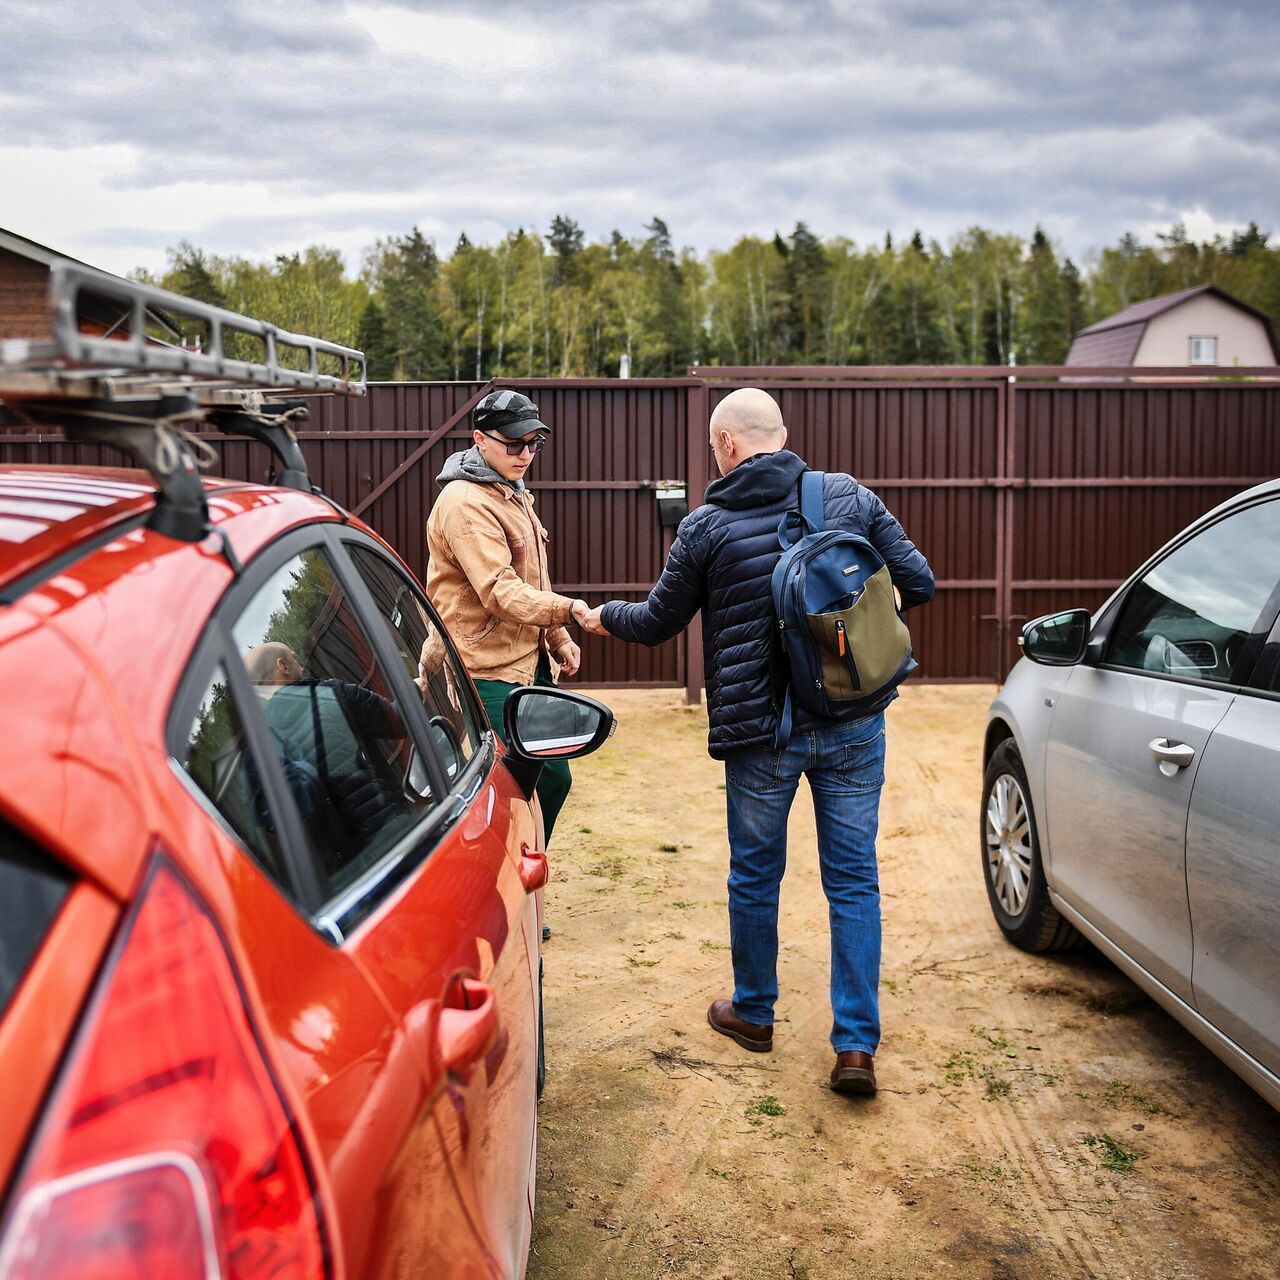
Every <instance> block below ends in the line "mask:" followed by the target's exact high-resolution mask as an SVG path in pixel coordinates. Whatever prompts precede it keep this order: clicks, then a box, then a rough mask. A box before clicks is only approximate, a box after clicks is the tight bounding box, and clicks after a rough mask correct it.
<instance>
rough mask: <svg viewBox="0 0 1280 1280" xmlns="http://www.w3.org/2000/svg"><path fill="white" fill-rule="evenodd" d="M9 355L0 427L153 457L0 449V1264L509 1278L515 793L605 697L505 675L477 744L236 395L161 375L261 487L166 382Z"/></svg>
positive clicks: (531, 852)
mask: <svg viewBox="0 0 1280 1280" xmlns="http://www.w3.org/2000/svg"><path fill="white" fill-rule="evenodd" d="M65 284H66V282H65V281H63V282H62V285H63V286H64V287H65ZM103 287H106V286H103ZM113 287H114V286H113ZM147 292H148V293H153V292H154V291H147ZM160 301H162V302H164V303H165V305H170V304H171V303H172V305H175V306H176V305H177V304H176V303H173V302H172V300H168V299H165V298H162V299H161V300H160ZM186 305H187V306H188V307H190V306H192V305H193V304H186ZM286 336H287V335H286ZM61 350H62V357H61V358H62V359H63V360H64V362H65V360H66V359H68V358H75V359H78V360H80V361H81V362H83V361H84V360H85V359H86V358H88V356H91V355H92V353H88V355H87V353H86V351H85V350H83V349H77V348H76V347H75V346H74V343H73V342H72V341H70V340H69V339H64V341H63V344H62V348H61ZM206 350H207V348H206ZM349 354H352V355H354V354H355V353H349ZM23 357H24V369H23V371H21V376H18V374H17V373H13V372H12V370H11V375H12V376H9V377H8V378H7V380H6V374H5V370H4V367H3V360H2V358H0V419H4V418H6V416H7V420H8V423H9V424H10V425H9V427H7V428H6V429H10V430H11V429H12V426H13V424H14V423H20V422H21V423H29V422H32V421H36V422H40V423H42V424H47V423H59V424H61V425H63V426H65V427H66V430H67V432H68V434H69V435H79V436H82V437H83V438H95V439H116V440H118V441H120V442H121V443H122V444H123V446H124V447H127V448H131V449H132V450H133V451H134V452H135V453H137V454H138V456H139V457H142V458H146V459H149V460H150V461H151V462H152V463H154V464H156V466H155V475H156V479H155V480H153V479H152V478H151V477H149V476H147V475H146V474H145V473H144V472H140V471H133V470H106V469H99V468H75V467H56V468H53V467H51V468H37V467H30V466H26V467H24V466H7V467H0V707H3V731H2V732H0V904H2V905H0V1070H2V1071H3V1075H4V1080H5V1090H4V1093H5V1105H4V1106H3V1107H0V1181H2V1183H3V1186H4V1188H5V1199H4V1210H3V1219H2V1221H0V1280H28V1278H32V1280H34V1278H36V1277H39V1278H40V1280H59V1278H61V1277H76V1278H80V1277H95V1278H98V1277H103V1278H112V1280H114V1278H115V1277H121V1278H123V1277H143V1276H145V1277H163V1278H164V1280H186V1278H187V1277H192V1278H196V1277H199V1278H200V1280H208V1278H211V1277H235V1278H237V1280H241V1278H243V1280H250V1278H253V1280H257V1278H258V1277H268V1276H270V1277H273V1278H277V1280H283V1278H290V1280H292V1278H301V1277H352V1278H355V1277H375V1276H377V1277H382V1276H402V1275H403V1276H408V1275H413V1276H438V1277H454V1276H457V1277H473V1276H475V1277H480V1276H483V1277H509V1276H519V1275H522V1274H523V1272H524V1267H525V1261H526V1256H527V1251H528V1244H529V1236H530V1230H531V1222H532V1213H533V1196H534V1153H535V1118H536V1100H537V1093H538V1090H539V1087H540V1077H541V1063H542V1053H541V1041H542V1027H541V996H540V975H541V960H540V928H539V926H540V921H539V912H540V899H541V894H540V892H539V890H540V888H541V886H542V884H543V883H544V882H545V879H546V875H547V862H546V856H545V854H544V853H543V852H542V835H541V822H540V817H539V814H538V811H537V808H536V803H535V802H534V801H533V800H532V799H531V797H532V795H533V782H534V780H535V779H536V774H537V769H538V767H539V766H538V763H537V759H538V757H539V756H542V757H547V756H551V755H559V756H565V755H578V754H584V753H585V752H586V751H589V750H593V749H595V747H596V746H598V745H599V744H600V743H601V742H602V741H603V740H604V738H605V737H607V736H608V734H609V732H611V730H612V727H613V720H612V716H611V715H610V714H609V712H608V711H607V709H605V708H603V707H601V706H600V704H598V703H595V702H593V701H592V700H590V699H587V698H584V697H582V696H581V695H573V694H566V693H561V692H559V691H546V690H537V691H535V690H533V689H521V690H518V691H517V692H516V693H515V694H513V695H512V698H511V700H509V702H508V704H507V708H506V715H507V724H508V728H509V730H510V740H511V742H512V744H513V747H512V751H511V752H510V753H507V752H504V750H503V748H502V746H501V745H500V744H499V743H498V742H497V740H496V738H495V736H494V734H493V732H492V731H491V729H490V728H489V726H488V724H487V723H486V721H485V718H484V713H483V710H482V708H481V705H480V703H479V700H478V699H477V697H476V696H475V691H474V689H473V688H472V686H471V683H470V681H469V679H468V677H467V675H466V673H465V671H464V670H463V668H462V667H461V665H460V664H459V662H458V660H457V657H456V654H455V653H454V651H453V648H452V645H451V644H450V642H449V639H448V637H447V636H446V635H445V634H444V632H443V630H442V629H441V627H440V624H439V622H438V620H437V618H436V617H435V615H434V614H433V612H432V610H431V608H430V606H429V605H428V603H427V601H426V599H425V597H424V595H423V593H422V590H421V588H420V587H419V585H418V584H417V582H415V581H414V579H413V578H412V576H411V575H410V574H409V573H408V571H407V570H406V569H405V567H404V566H403V564H402V563H401V562H400V561H399V560H398V558H397V557H396V555H395V554H394V553H393V552H392V551H391V550H390V548H388V547H387V546H386V544H385V543H383V542H381V541H380V540H379V539H378V538H377V537H376V535H374V534H373V533H372V532H371V531H370V530H369V529H368V528H366V527H365V526H364V525H362V524H361V523H360V522H358V521H356V520H353V519H350V518H348V517H347V516H346V515H345V513H344V512H343V511H342V510H341V509H340V508H338V507H337V506H336V505H335V504H333V503H332V502H330V501H329V500H328V499H326V498H324V497H322V496H320V495H318V494H316V493H314V492H310V491H308V490H309V488H310V485H309V482H307V481H306V480H305V476H302V477H299V475H298V474H297V466H298V465H300V458H301V455H300V453H298V451H297V446H296V442H294V443H293V445H292V452H291V451H290V446H289V440H290V437H289V435H288V431H287V428H286V429H284V430H281V429H279V428H275V427H273V426H272V425H271V423H272V412H271V409H272V406H270V405H263V404H260V403H259V402H257V401H252V402H251V401H247V400H245V399H244V398H243V397H241V398H239V399H237V397H236V396H234V395H232V396H228V395H227V394H226V393H225V391H224V392H222V393H220V394H219V395H218V396H214V395H210V394H203V393H202V394H197V395H194V396H191V395H190V393H184V394H188V395H189V398H190V399H192V400H193V402H194V403H195V404H196V405H197V408H196V417H197V418H200V419H202V420H203V421H204V422H206V423H212V424H213V425H219V426H222V427H223V429H226V430H236V429H240V428H243V429H245V430H248V431H251V432H255V433H257V434H259V435H262V436H264V438H265V437H266V436H270V435H272V433H273V432H274V433H275V436H276V440H275V443H276V444H277V445H279V446H280V447H281V450H282V452H281V456H282V458H283V459H284V460H285V462H286V466H285V468H284V474H285V477H286V478H287V479H289V480H290V482H291V483H292V485H293V487H275V486H259V485H252V484H243V483H235V482H230V481H222V480H218V481H203V482H202V481H200V480H199V479H197V478H194V472H192V471H191V470H190V468H189V466H188V465H187V462H186V459H187V458H188V448H187V447H186V446H184V445H183V443H182V439H181V437H179V436H176V435H174V434H172V433H171V432H168V430H167V428H166V426H165V425H164V424H162V425H161V426H159V427H156V426H154V425H149V424H147V423H146V422H145V421H144V419H145V418H146V417H147V415H148V414H149V413H151V414H155V415H159V416H161V417H168V416H169V415H171V413H172V411H173V396H174V392H173V389H172V387H166V388H159V389H157V391H156V394H155V395H154V396H151V397H150V399H149V398H148V392H147V391H146V387H145V385H144V386H143V387H142V389H141V390H140V389H139V387H138V385H137V384H136V382H135V383H134V384H131V390H130V395H131V396H132V397H133V398H132V399H129V400H128V403H127V407H126V408H125V409H122V408H121V407H120V404H119V402H118V401H113V404H114V410H113V411H112V412H108V411H107V409H105V408H104V407H103V393H104V392H105V391H110V390H111V388H110V386H109V384H110V382H111V379H98V380H97V381H95V382H92V383H83V384H82V383H75V382H73V381H70V380H69V379H68V376H67V375H66V374H65V373H55V374H53V375H46V381H45V382H44V383H39V382H38V380H37V382H36V383H34V384H33V382H32V379H31V377H30V376H29V374H28V373H27V372H26V371H27V370H29V368H30V366H31V363H32V357H31V354H30V353H28V352H24V353H23ZM118 358H119V357H117V359H118ZM150 358H151V357H149V356H148V357H147V359H150ZM204 358H206V359H210V360H216V359H218V358H220V353H218V352H214V353H212V355H209V356H206V357H204ZM132 359H133V361H134V362H138V361H142V360H143V357H142V355H140V354H139V352H138V351H136V350H135V351H134V352H133V356H132ZM144 363H145V362H144ZM148 367H150V368H151V369H152V374H153V375H154V366H148ZM314 368H315V362H314V360H313V362H312V369H313V372H314ZM213 372H214V371H213V370H202V369H199V368H197V373H198V374H207V375H208V376H212V374H213ZM238 372H239V373H240V374H241V375H244V374H245V373H246V369H245V368H240V369H239V370H238ZM247 372H249V373H250V375H252V372H253V371H252V370H248V371H247ZM268 377H269V378H270V379H271V380H272V381H273V382H275V383H276V384H277V385H278V383H279V382H280V381H282V380H288V379H287V378H285V379H282V378H281V374H280V371H279V370H277V369H275V368H274V367H273V368H270V370H269V373H268V374H264V375H263V379H264V380H266V379H267V378H268ZM187 378H189V375H184V380H185V379H187ZM50 379H51V380H50ZM144 381H145V380H144ZM294 381H295V385H298V386H302V387H314V386H321V385H324V380H323V379H313V380H311V381H308V380H307V379H306V378H300V379H295V380H294ZM33 385H35V386H38V387H43V388H44V389H43V390H42V391H39V392H38V393H36V392H32V390H31V388H32V386H33ZM6 386H8V388H9V389H8V390H7V391H6V389H5V388H6ZM85 386H91V387H92V389H93V390H92V394H90V395H87V396H86V393H85V391H84V387H85ZM15 388H16V390H15ZM197 389H198V390H199V387H197ZM247 404H248V405H249V406H250V409H249V410H248V411H247V416H246V409H245V406H246V405H247ZM228 405H230V407H228ZM210 406H212V407H210ZM277 408H278V406H277ZM122 418H130V419H132V420H133V421H132V423H122V422H121V419H122ZM187 425H190V422H189V421H188V423H187ZM104 432H105V433H107V434H105V435H104V434H103V433H104ZM95 433H96V434H95ZM166 458H167V460H168V462H169V463H170V465H169V466H168V468H167V469H166V466H165V465H164V463H165V460H166ZM175 460H176V465H175ZM290 463H291V464H294V465H293V466H292V468H291V467H290V465H288V464H290ZM157 485H158V487H157ZM424 641H428V642H429V643H427V644H426V646H425V648H426V652H427V653H428V654H429V655H430V654H434V655H435V656H434V657H430V658H429V660H428V661H427V663H426V667H425V668H424V669H423V670H422V671H421V673H420V671H419V655H420V653H422V652H423V648H424Z"/></svg>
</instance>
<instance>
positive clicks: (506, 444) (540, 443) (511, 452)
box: [480, 431, 549, 458]
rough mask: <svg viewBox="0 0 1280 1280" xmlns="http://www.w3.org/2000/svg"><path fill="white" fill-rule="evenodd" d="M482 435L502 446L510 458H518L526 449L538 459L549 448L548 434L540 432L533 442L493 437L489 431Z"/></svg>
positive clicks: (483, 432)
mask: <svg viewBox="0 0 1280 1280" xmlns="http://www.w3.org/2000/svg"><path fill="white" fill-rule="evenodd" d="M480 434H481V435H482V436H488V438H489V439H490V440H492V441H494V443H495V444H500V445H501V446H502V447H503V448H504V449H505V450H506V451H507V457H508V458H518V457H519V456H520V455H521V454H522V453H523V452H524V451H525V450H526V449H528V450H529V452H530V453H531V454H533V455H534V456H535V457H536V456H537V455H538V454H540V453H541V452H542V451H543V449H545V448H546V447H547V440H548V438H549V437H548V435H547V434H546V432H539V433H538V434H537V435H536V436H534V437H533V439H532V440H508V439H506V438H505V437H504V436H491V435H489V433H488V432H487V431H482V432H481V433H480Z"/></svg>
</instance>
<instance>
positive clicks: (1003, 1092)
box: [982, 1071, 1013, 1102]
mask: <svg viewBox="0 0 1280 1280" xmlns="http://www.w3.org/2000/svg"><path fill="white" fill-rule="evenodd" d="M982 1078H983V1080H985V1081H986V1084H987V1091H986V1099H987V1101H988V1102H996V1101H998V1100H999V1099H1001V1098H1007V1097H1008V1096H1009V1095H1010V1094H1011V1093H1012V1092H1013V1085H1012V1084H1010V1083H1009V1081H1008V1080H1004V1079H1001V1077H1000V1076H998V1075H996V1074H995V1073H994V1072H991V1071H984V1072H983V1073H982Z"/></svg>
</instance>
